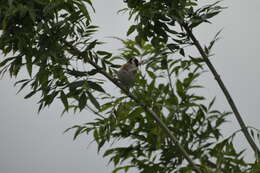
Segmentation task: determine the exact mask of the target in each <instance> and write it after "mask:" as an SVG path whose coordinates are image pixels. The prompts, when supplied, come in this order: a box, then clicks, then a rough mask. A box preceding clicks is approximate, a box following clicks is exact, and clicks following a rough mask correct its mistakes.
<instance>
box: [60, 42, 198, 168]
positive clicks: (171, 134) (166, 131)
mask: <svg viewBox="0 0 260 173" xmlns="http://www.w3.org/2000/svg"><path fill="white" fill-rule="evenodd" d="M65 43H66V45H67V46H69V47H70V48H71V49H72V50H73V51H75V52H76V53H77V54H78V55H79V56H82V57H83V56H84V55H82V53H81V52H80V51H79V50H78V49H77V48H75V47H74V46H73V45H71V44H70V43H68V42H65ZM88 63H89V64H91V65H92V66H93V67H94V68H96V69H97V70H98V72H99V73H100V74H102V75H103V76H105V77H106V78H107V79H108V80H110V81H111V82H112V83H113V84H114V85H116V86H117V87H118V88H120V89H121V90H122V91H123V92H124V93H125V94H126V95H127V96H128V97H129V98H131V99H132V100H134V101H135V102H136V103H137V104H139V105H140V106H141V107H142V108H143V109H144V111H145V112H147V113H148V114H150V115H151V116H152V118H153V119H154V120H155V121H156V122H157V123H158V124H159V126H160V127H161V128H162V129H163V130H164V131H165V133H166V134H167V135H168V136H169V137H170V139H171V140H172V141H173V143H174V144H175V145H176V146H177V147H178V148H179V150H180V151H181V153H182V154H183V156H184V157H185V159H186V160H187V161H188V163H189V164H190V165H191V166H192V167H193V168H194V170H195V171H196V172H197V173H202V171H201V170H200V169H199V168H198V166H197V165H196V164H195V163H194V162H193V160H192V159H191V158H190V156H189V155H188V153H187V152H186V150H185V149H184V148H183V147H182V145H181V144H180V143H179V142H178V139H177V138H176V137H175V135H173V133H172V132H171V131H170V129H169V128H168V127H167V126H166V124H165V123H164V122H163V121H162V120H161V119H160V118H159V116H158V115H157V114H156V113H155V112H154V111H153V110H151V109H150V108H149V107H148V106H147V105H145V104H143V103H142V101H141V100H140V99H138V98H137V97H135V96H134V95H133V94H132V93H130V92H129V91H128V90H127V89H126V88H125V87H123V86H122V85H121V84H120V83H119V82H118V80H116V79H115V78H113V77H112V76H110V75H109V74H108V73H107V72H105V71H104V70H103V69H102V68H101V67H99V65H97V64H96V63H95V62H93V61H92V60H90V59H89V58H88Z"/></svg>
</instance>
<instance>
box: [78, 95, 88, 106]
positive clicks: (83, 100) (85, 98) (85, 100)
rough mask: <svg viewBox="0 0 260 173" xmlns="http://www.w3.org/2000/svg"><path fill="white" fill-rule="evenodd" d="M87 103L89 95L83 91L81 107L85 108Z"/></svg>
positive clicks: (80, 100) (80, 99) (80, 101)
mask: <svg viewBox="0 0 260 173" xmlns="http://www.w3.org/2000/svg"><path fill="white" fill-rule="evenodd" d="M86 104H87V97H86V94H85V93H82V94H81V96H80V98H79V109H80V110H82V109H84V108H85V106H86Z"/></svg>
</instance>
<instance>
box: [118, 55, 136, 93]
mask: <svg viewBox="0 0 260 173" xmlns="http://www.w3.org/2000/svg"><path fill="white" fill-rule="evenodd" d="M138 65H139V61H138V60H137V59H136V58H130V59H129V60H128V61H127V63H125V64H123V65H122V66H121V68H120V69H119V71H118V78H119V80H120V82H121V84H122V85H123V86H124V87H126V89H127V90H129V88H130V87H132V86H133V85H134V82H135V77H136V72H137V70H138Z"/></svg>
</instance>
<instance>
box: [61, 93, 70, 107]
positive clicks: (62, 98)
mask: <svg viewBox="0 0 260 173" xmlns="http://www.w3.org/2000/svg"><path fill="white" fill-rule="evenodd" d="M60 98H61V101H62V103H63V105H64V107H65V110H66V111H68V108H69V103H68V98H67V96H66V95H65V93H64V92H63V91H61V92H60Z"/></svg>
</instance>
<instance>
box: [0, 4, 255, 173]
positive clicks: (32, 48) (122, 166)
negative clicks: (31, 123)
mask: <svg viewBox="0 0 260 173" xmlns="http://www.w3.org/2000/svg"><path fill="white" fill-rule="evenodd" d="M125 3H126V4H127V6H128V8H126V10H128V11H129V17H130V19H134V20H135V24H134V25H132V26H131V27H130V28H129V29H128V31H126V32H127V35H130V34H136V35H135V39H134V40H121V41H122V44H123V45H124V48H123V49H121V52H120V54H119V55H117V56H114V55H113V54H112V53H110V52H106V51H104V50H99V49H98V47H97V46H98V45H100V44H101V42H99V41H98V40H95V39H93V34H94V33H95V32H96V31H97V28H98V27H97V26H93V25H91V20H90V17H89V16H90V15H89V10H88V7H91V8H92V10H93V11H94V8H93V6H92V3H91V1H90V0H32V1H27V0H14V1H12V0H8V1H6V0H0V30H1V33H0V34H1V35H0V50H1V51H2V53H3V54H4V55H5V57H4V58H3V59H2V60H1V61H0V74H2V75H4V74H5V73H9V74H10V76H11V77H16V76H18V75H19V74H20V72H21V69H25V70H26V71H27V73H28V79H22V80H20V81H17V82H16V84H15V85H20V89H19V91H18V92H20V91H21V90H22V89H24V88H25V87H29V88H30V89H31V92H30V93H28V94H27V95H26V96H25V98H26V99H27V98H30V97H32V96H33V95H35V94H37V93H39V94H40V97H41V98H40V100H39V111H40V110H41V109H43V108H44V107H46V106H49V105H51V104H52V103H53V101H54V100H60V102H61V103H62V104H63V105H64V111H69V110H71V109H72V110H74V111H83V110H84V109H88V110H90V111H92V112H93V113H95V114H96V115H97V116H98V118H97V119H95V120H94V121H92V122H86V123H84V124H82V125H75V126H73V127H71V128H69V129H68V130H71V129H75V134H74V139H76V138H77V137H78V136H79V135H81V134H92V135H93V137H94V141H95V142H96V143H97V144H98V151H101V149H102V148H103V146H104V145H105V144H111V143H116V142H120V141H125V140H127V144H124V145H122V146H120V147H118V146H114V147H112V146H111V147H109V148H108V149H107V150H106V151H104V157H109V158H110V162H112V163H114V165H115V170H114V171H113V172H118V171H120V170H124V171H125V172H127V171H128V170H129V169H130V168H132V167H134V168H137V169H138V170H139V171H140V172H141V173H146V172H153V173H156V172H164V173H167V172H180V173H182V172H183V173H184V172H185V173H186V172H194V170H193V168H192V167H191V165H189V164H188V163H187V161H185V160H184V156H183V153H182V152H181V151H180V150H179V148H178V147H177V146H176V145H175V144H174V143H173V142H172V141H171V140H170V138H169V137H168V136H167V135H166V133H165V132H164V131H163V130H162V129H161V128H160V126H159V125H158V124H157V123H156V121H155V120H154V119H153V118H152V116H150V114H149V113H148V112H146V111H145V110H144V109H143V107H142V105H140V104H138V103H136V102H135V101H134V100H132V99H129V93H126V94H122V93H119V94H118V95H117V96H111V95H110V94H111V93H109V91H108V90H106V87H105V83H107V82H108V80H110V81H112V82H113V83H114V84H117V83H116V81H117V80H115V76H116V70H118V67H119V66H118V62H119V61H120V60H127V59H129V58H131V57H138V58H139V60H140V61H143V62H145V64H144V65H142V66H141V68H140V71H139V72H138V74H137V79H136V82H135V86H134V87H133V88H132V89H131V93H132V94H133V95H134V97H136V98H137V99H138V100H139V101H140V102H141V103H142V104H145V105H146V106H147V107H149V108H151V110H152V111H154V112H155V113H156V114H157V115H158V116H159V118H160V119H161V120H162V121H163V122H164V123H165V124H166V125H167V127H168V128H169V129H170V131H171V132H172V133H173V134H174V135H175V136H176V138H177V139H178V141H179V143H180V144H181V145H182V146H183V148H184V149H185V150H186V152H187V153H188V154H189V155H190V157H191V158H192V160H193V161H195V162H196V164H198V167H199V168H200V170H201V171H202V172H226V171H228V172H234V173H235V172H236V173H237V172H257V170H259V164H257V163H255V164H254V163H252V164H249V163H247V162H246V161H245V160H244V159H243V152H241V151H238V150H237V149H236V148H235V147H234V145H233V143H234V142H233V138H234V136H231V137H228V138H224V137H223V136H222V135H223V134H222V133H221V125H223V123H225V122H226V116H227V115H228V114H229V113H228V112H222V111H219V110H214V108H213V107H214V101H215V99H213V100H212V101H208V99H207V98H205V97H203V96H200V95H198V94H197V91H198V89H199V88H203V87H202V86H200V85H199V84H197V83H198V82H197V81H198V80H199V77H200V75H201V74H202V73H203V71H204V69H203V64H204V61H203V59H202V58H200V57H196V58H195V57H194V56H192V55H189V52H188V49H186V48H187V47H189V46H192V43H191V41H190V38H189V35H188V34H187V33H185V32H184V31H183V30H182V27H181V26H182V24H188V27H189V28H191V29H194V28H195V27H197V26H199V25H200V24H202V23H205V22H209V19H211V18H212V17H213V16H215V15H217V14H218V13H219V12H220V11H221V10H222V9H223V8H222V7H221V6H219V5H218V3H214V4H211V5H207V6H204V7H198V5H197V1H196V0H151V1H148V0H125ZM218 35H219V33H218V34H217V35H216V36H215V37H214V39H213V41H212V42H211V43H210V45H209V46H206V47H205V52H206V53H207V55H208V56H209V55H210V50H211V48H212V46H213V45H214V43H215V41H216V40H217V39H218ZM100 74H102V75H103V76H105V77H106V78H104V77H101V76H100ZM107 79H108V80H107ZM90 104H91V105H92V106H93V107H94V108H91V106H90ZM251 134H252V136H254V137H255V138H258V140H259V136H260V135H259V134H260V133H259V131H257V130H256V129H253V128H252V132H251Z"/></svg>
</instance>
